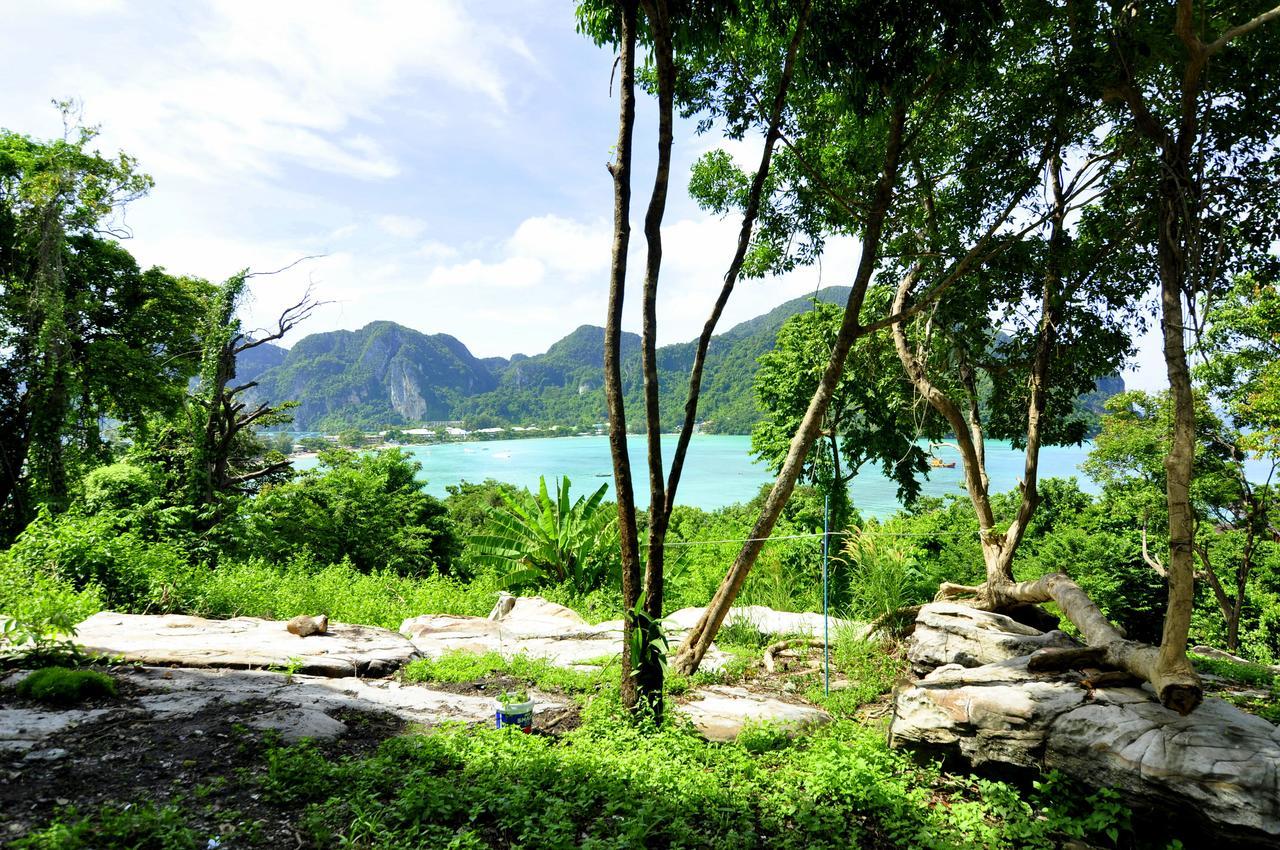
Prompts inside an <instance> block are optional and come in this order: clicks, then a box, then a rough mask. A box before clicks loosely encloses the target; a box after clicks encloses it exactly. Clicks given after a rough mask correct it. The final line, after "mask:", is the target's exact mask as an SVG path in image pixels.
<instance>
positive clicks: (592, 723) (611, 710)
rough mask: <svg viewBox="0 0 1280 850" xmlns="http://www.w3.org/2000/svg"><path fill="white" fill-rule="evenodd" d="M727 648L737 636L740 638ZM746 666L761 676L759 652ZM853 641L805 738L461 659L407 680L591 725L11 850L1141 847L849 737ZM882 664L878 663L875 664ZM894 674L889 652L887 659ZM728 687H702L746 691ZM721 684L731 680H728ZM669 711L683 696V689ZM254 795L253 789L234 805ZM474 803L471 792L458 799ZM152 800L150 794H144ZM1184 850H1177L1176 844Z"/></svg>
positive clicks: (586, 677) (176, 804) (466, 734)
mask: <svg viewBox="0 0 1280 850" xmlns="http://www.w3.org/2000/svg"><path fill="white" fill-rule="evenodd" d="M728 637H729V638H730V639H731V640H732V639H734V635H732V634H731V635H729V636H728ZM738 638H739V639H746V640H747V642H746V643H729V644H728V646H730V647H731V648H732V649H735V650H738V651H741V652H742V653H744V654H746V655H753V656H756V657H757V658H758V651H759V646H758V645H752V644H751V642H750V639H749V636H748V635H746V634H745V633H740V634H739V635H738ZM874 649H875V651H874V653H872V652H868V651H867V650H866V649H865V648H861V647H858V646H856V645H854V643H853V642H852V641H849V640H844V639H842V640H841V641H840V644H839V646H838V647H837V653H836V668H837V671H836V672H837V674H838V675H839V676H840V677H841V678H844V677H848V678H849V680H850V682H851V684H853V685H855V687H853V688H850V689H849V693H850V694H853V693H860V694H861V695H862V696H861V698H857V697H853V696H850V697H848V698H847V699H846V701H845V703H844V705H843V706H840V705H837V704H834V703H832V704H831V705H830V706H829V707H831V708H832V709H833V711H834V712H835V713H836V717H837V719H836V720H835V721H834V722H833V723H832V724H830V725H829V726H827V727H825V728H822V729H819V730H815V731H814V732H812V733H810V734H806V735H804V736H802V737H800V738H797V739H794V740H793V739H791V738H789V737H788V736H787V735H786V734H785V733H783V732H781V731H780V730H778V729H775V728H772V727H769V726H767V725H760V726H755V727H748V728H747V729H746V730H744V731H743V733H742V734H741V735H739V737H738V739H737V741H736V742H734V743H730V744H712V743H708V742H706V741H704V740H703V739H702V738H701V737H700V736H698V735H697V733H695V732H693V731H692V730H690V729H688V728H685V727H684V726H683V725H682V724H681V723H679V722H676V721H671V720H668V721H667V722H665V723H664V724H662V725H661V726H660V727H655V726H652V725H651V724H646V723H640V724H639V725H637V724H636V723H635V722H633V720H632V719H631V718H629V717H628V716H627V715H626V713H625V712H624V711H623V710H622V708H621V705H620V703H619V701H618V692H617V685H616V679H615V678H614V676H612V675H611V674H610V672H609V671H608V670H606V671H601V672H596V673H582V672H570V671H565V670H561V669H558V668H554V667H551V666H550V665H547V664H546V663H545V662H535V661H530V660H527V659H524V658H522V657H521V658H517V659H515V660H513V661H510V662H504V661H502V660H501V659H499V658H497V657H496V656H488V657H485V656H474V655H466V654H460V655H454V656H446V657H445V658H443V659H440V660H439V661H435V662H418V663H416V664H415V665H413V666H411V667H410V668H408V669H407V670H406V672H405V678H406V680H408V681H424V682H434V683H451V682H466V681H470V680H475V679H479V680H488V679H489V678H491V677H495V676H497V677H506V678H507V679H513V680H518V681H519V682H522V683H525V684H527V685H534V686H536V687H538V688H539V689H541V690H543V691H550V692H559V693H563V694H567V695H570V696H572V697H574V698H575V699H576V700H577V701H578V702H579V704H580V705H581V706H582V709H581V725H580V726H579V727H578V728H576V729H573V730H572V731H569V732H566V733H563V734H561V735H558V736H546V735H525V734H520V733H512V732H511V731H510V730H506V731H499V730H494V729H489V728H467V727H463V726H453V727H442V728H438V729H434V730H432V731H431V732H430V733H429V734H423V733H420V732H413V731H410V732H409V733H408V734H404V735H398V736H393V737H390V738H388V739H387V740H385V741H384V742H383V743H382V744H381V746H379V747H378V748H377V749H376V751H373V752H362V753H355V754H347V755H341V754H337V753H335V752H334V751H332V749H330V748H328V745H325V744H314V743H309V742H304V743H302V744H298V745H295V746H279V745H273V746H268V747H266V748H262V747H259V746H256V745H254V744H253V743H252V742H251V738H250V737H248V736H247V733H245V732H244V731H243V730H242V731H241V733H240V734H241V735H242V736H245V737H244V739H243V741H244V742H243V744H242V746H241V747H240V752H241V753H252V754H253V756H252V758H251V759H249V760H248V761H246V762H245V763H243V764H239V765H238V766H235V767H233V768H230V770H232V771H233V772H232V773H229V774H227V775H222V774H215V775H213V776H211V777H209V778H207V779H206V780H205V781H204V782H203V783H201V784H200V785H199V786H198V787H195V788H184V789H173V788H168V789H163V790H162V791H161V793H160V795H159V796H158V797H151V798H149V799H143V798H141V797H140V798H137V799H120V800H115V801H111V802H108V803H104V804H103V805H101V806H99V807H97V808H95V809H85V808H84V807H76V806H74V805H71V806H67V807H64V808H63V809H62V810H60V811H59V812H58V813H57V814H56V815H55V816H54V818H53V820H52V821H51V822H49V823H47V824H45V825H43V826H42V827H40V828H39V829H37V830H35V831H33V832H31V833H30V834H28V835H27V836H26V837H24V838H20V839H18V840H17V841H16V842H14V843H13V844H12V845H11V846H14V847H16V848H26V850H35V848H41V850H55V848H56V850H72V848H88V847H95V848H103V850H111V848H126V847H164V848H188V847H190V848H205V847H207V846H211V845H209V844H208V839H209V837H210V835H211V834H212V835H214V837H215V838H217V839H218V840H219V841H223V842H225V843H226V844H227V845H228V846H244V847H258V846H270V844H269V836H271V835H273V834H276V832H275V831H274V829H275V827H274V824H277V823H281V824H287V825H288V829H289V830H293V831H294V833H295V834H296V836H297V840H298V841H299V842H300V843H301V844H302V845H303V846H315V847H330V846H352V847H368V848H387V850H390V848H411V847H423V848H427V847H432V848H435V847H457V848H487V847H494V848H496V847H531V848H532V847H539V848H542V847H600V848H606V847H616V848H624V847H672V848H676V847H688V848H695V847H707V848H711V847H724V846H738V847H796V848H801V847H863V848H886V850H887V848H899V847H919V848H972V847H982V848H1051V847H1056V846H1059V844H1060V843H1061V842H1062V841H1064V840H1066V839H1070V838H1078V839H1085V840H1088V841H1090V842H1093V843H1094V844H1095V845H1096V846H1106V847H1135V846H1152V847H1156V846H1159V847H1164V846H1165V844H1164V843H1159V844H1152V843H1148V844H1144V845H1138V844H1136V843H1135V838H1134V834H1133V832H1132V831H1131V822H1130V819H1131V816H1130V814H1129V812H1128V810H1127V809H1125V808H1124V807H1123V806H1121V805H1120V804H1119V803H1118V802H1117V801H1116V799H1115V798H1114V796H1113V795H1112V794H1110V793H1109V792H1106V791H1089V790H1087V789H1084V788H1081V787H1079V786H1076V785H1074V784H1072V783H1070V782H1068V781H1067V780H1066V779H1064V778H1063V777H1061V776H1057V775H1049V776H1047V777H1044V778H1043V779H1041V780H1038V781H1036V782H1034V783H1033V784H1030V785H1027V786H1025V787H1019V786H1015V785H1010V784H1007V783H1004V782H998V781H991V780H986V779H980V778H976V777H970V776H956V775H949V774H945V773H942V772H941V771H940V770H939V769H938V767H937V766H935V765H930V764H919V763H916V762H913V761H911V760H910V759H909V758H908V757H907V756H905V755H903V754H899V753H893V752H891V751H889V750H888V749H887V748H886V746H885V743H884V732H883V729H882V728H879V723H878V722H876V721H870V722H868V721H865V720H864V721H859V720H857V719H855V717H856V714H855V712H856V710H857V709H858V708H859V707H860V706H861V705H862V704H863V703H864V702H867V701H872V700H877V699H882V698H883V695H884V693H885V692H886V691H887V689H888V688H889V687H891V685H892V682H893V678H894V677H895V675H896V674H897V672H898V671H899V669H900V667H899V665H898V663H897V662H896V661H893V662H892V663H890V664H888V665H885V664H884V663H883V662H884V660H885V658H886V654H885V653H884V652H883V650H882V648H874ZM872 655H874V656H875V658H876V659H877V662H878V663H874V664H868V663H867V662H868V659H869V658H870V657H871V656H872ZM889 656H890V657H891V656H892V653H890V654H889ZM744 675H747V676H750V675H752V674H751V673H749V672H748V673H745V674H744V672H743V671H741V670H739V671H738V672H729V673H726V674H718V675H716V676H709V675H708V674H699V677H700V681H702V682H703V683H705V682H708V681H738V680H741V678H742V677H743V676H744ZM726 677H727V678H726ZM669 684H670V686H671V689H672V691H673V694H672V698H675V694H674V692H676V691H680V690H682V688H683V687H684V686H685V683H683V682H682V680H681V679H679V678H678V677H677V678H675V679H673V680H671V682H670V683H669ZM237 786H241V787H237ZM460 791H461V793H460ZM144 793H145V792H144ZM1175 846H1176V845H1175Z"/></svg>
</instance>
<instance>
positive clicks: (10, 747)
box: [0, 708, 112, 756]
mask: <svg viewBox="0 0 1280 850" xmlns="http://www.w3.org/2000/svg"><path fill="white" fill-rule="evenodd" d="M111 713H112V712H111V710H110V709H104V708H93V709H87V710H81V709H68V710H66V711H53V710H44V709H22V708H0V756H15V755H22V754H25V753H29V752H38V748H39V746H40V744H41V743H43V742H44V741H45V740H46V739H47V738H49V737H51V736H53V735H55V734H57V733H58V732H62V731H65V730H67V729H71V728H72V727H75V726H79V725H81V724H84V723H96V722H98V721H101V720H103V719H104V718H105V717H107V715H109V714H111Z"/></svg>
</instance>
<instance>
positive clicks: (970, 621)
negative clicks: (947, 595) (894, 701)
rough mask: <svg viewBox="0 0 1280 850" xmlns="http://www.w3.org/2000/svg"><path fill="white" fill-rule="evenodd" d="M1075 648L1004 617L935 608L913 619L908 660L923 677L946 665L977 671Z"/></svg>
mask: <svg viewBox="0 0 1280 850" xmlns="http://www.w3.org/2000/svg"><path fill="white" fill-rule="evenodd" d="M1074 646H1079V644H1078V643H1076V642H1075V641H1074V640H1072V639H1071V638H1070V637H1068V636H1067V635H1066V634H1065V633H1064V632H1060V631H1051V632H1042V631H1040V630H1039V629H1036V628H1033V627H1031V626H1027V625H1023V624H1022V623H1019V622H1018V621H1016V620H1013V619H1011V618H1009V617H1006V616H1005V615H1003V614H993V613H991V612H990V611H980V610H978V609H977V608H971V607H969V606H967V605H957V604H955V603H950V602H934V603H931V604H929V605H925V606H924V607H923V608H922V609H920V613H919V615H917V617H916V628H915V631H914V632H913V633H912V635H911V642H910V645H909V646H908V652H907V660H909V661H910V662H911V669H912V670H913V671H914V672H915V673H916V675H924V674H925V673H928V672H929V671H930V670H933V669H934V668H936V667H942V666H943V665H946V664H959V665H961V666H963V667H979V666H981V665H983V664H991V663H993V662H997V661H1004V660H1005V659H1008V658H1016V657H1018V656H1020V655H1030V654H1031V653H1033V652H1035V651H1036V650H1037V649H1043V648H1045V647H1074Z"/></svg>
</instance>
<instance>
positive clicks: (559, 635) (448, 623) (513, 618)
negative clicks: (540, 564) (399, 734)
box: [400, 596, 861, 671]
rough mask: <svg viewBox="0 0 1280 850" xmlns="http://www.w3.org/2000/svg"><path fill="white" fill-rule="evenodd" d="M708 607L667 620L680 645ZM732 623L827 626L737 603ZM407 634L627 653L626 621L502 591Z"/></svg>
mask: <svg viewBox="0 0 1280 850" xmlns="http://www.w3.org/2000/svg"><path fill="white" fill-rule="evenodd" d="M703 610H704V609H702V608H682V609H680V610H679V611H676V612H674V613H673V614H671V615H670V616H669V617H667V618H666V619H665V620H663V621H662V626H663V629H664V630H665V631H666V633H667V637H668V639H669V640H670V642H671V644H672V647H673V648H674V646H675V645H676V644H678V643H679V642H680V640H681V639H683V637H684V634H685V632H687V631H688V630H689V629H690V628H692V627H693V625H694V624H695V623H697V621H698V618H699V617H701V616H702V612H703ZM725 624H726V625H733V624H746V625H750V626H751V627H752V628H755V629H757V630H759V631H760V632H762V633H764V634H768V635H783V634H796V633H799V634H811V635H821V634H822V628H823V622H822V615H821V614H814V613H792V612H790V611H775V610H773V609H772V608H766V607H764V606H763V605H749V606H743V607H739V608H733V609H731V610H730V612H729V614H728V616H727V617H726V619H725ZM860 625H861V624H858V623H855V622H853V621H850V620H841V619H838V618H834V617H833V618H831V620H830V621H829V624H828V627H829V628H830V629H831V631H832V633H833V634H834V632H835V630H836V629H844V628H849V627H859V626H860ZM400 632H401V633H402V634H404V635H406V636H407V637H408V638H409V640H411V641H412V642H413V645H414V646H415V647H417V649H418V651H419V652H421V653H422V654H423V655H425V656H426V657H428V658H438V657H440V656H441V655H443V654H444V653H446V652H458V651H461V652H473V653H484V652H496V653H498V654H499V655H501V656H502V657H504V658H508V659H509V658H513V657H515V656H516V655H520V654H522V653H523V654H525V655H527V656H529V657H531V658H545V659H547V660H548V661H550V662H551V663H552V664H555V665H558V666H561V667H580V666H584V665H596V664H599V663H601V662H604V661H608V660H612V659H615V658H617V657H618V656H619V655H621V653H622V621H621V620H609V621H607V622H603V623H597V624H595V625H592V624H590V623H588V622H587V621H586V620H584V619H583V618H582V617H581V616H580V615H578V613H577V612H575V611H573V610H571V609H569V608H566V607H564V606H563V605H558V604H556V603H554V602H548V601H547V600H545V599H543V598H541V597H539V596H521V597H512V596H503V597H502V598H500V599H499V602H498V605H497V606H495V607H494V610H493V613H491V614H490V615H489V616H488V617H460V616H454V615H450V614H425V615H423V616H420V617H411V618H409V619H407V620H405V621H404V622H403V623H401V625H400ZM728 660H729V655H728V654H726V653H724V652H721V651H720V650H719V649H718V648H716V647H714V646H713V647H712V648H711V649H710V650H709V651H708V652H707V655H706V656H705V657H704V658H703V661H702V664H701V669H703V670H709V671H715V670H719V669H721V668H722V667H723V666H724V664H725V663H726V662H727V661H728Z"/></svg>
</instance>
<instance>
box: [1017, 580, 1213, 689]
mask: <svg viewBox="0 0 1280 850" xmlns="http://www.w3.org/2000/svg"><path fill="white" fill-rule="evenodd" d="M996 594H997V595H998V597H999V599H1000V600H1001V601H1002V602H1004V601H1008V602H1033V603H1039V602H1055V603H1057V605H1058V607H1059V608H1060V609H1062V613H1063V614H1065V615H1066V617H1067V619H1069V620H1070V621H1071V622H1072V623H1074V624H1075V626H1076V628H1078V629H1079V630H1080V633H1081V634H1082V635H1084V639H1085V642H1086V643H1087V644H1088V645H1089V646H1091V647H1095V648H1098V649H1101V650H1103V661H1104V663H1105V664H1107V666H1110V667H1115V668H1118V669H1121V670H1127V671H1129V672H1130V673H1132V674H1133V675H1135V676H1137V677H1138V678H1140V679H1142V680H1143V681H1146V682H1150V683H1151V686H1152V687H1153V688H1155V692H1156V694H1157V695H1158V696H1159V699H1160V703H1161V704H1162V705H1164V706H1165V707H1166V708H1170V709H1173V710H1174V711H1176V712H1178V713H1179V714H1189V713H1190V712H1191V711H1193V710H1194V709H1195V708H1196V706H1198V705H1199V704H1200V701H1201V700H1202V699H1203V698H1204V689H1203V688H1202V687H1201V685H1200V679H1199V677H1197V676H1196V673H1195V670H1194V669H1192V667H1191V665H1190V663H1185V664H1180V665H1166V664H1162V663H1161V660H1160V649H1159V648H1157V647H1154V646H1148V645H1147V644H1143V643H1138V642H1137V641H1132V640H1128V639H1126V638H1125V636H1124V634H1123V633H1121V631H1120V630H1119V629H1117V628H1116V627H1115V626H1114V625H1113V624H1112V623H1111V622H1110V621H1109V620H1107V618H1106V617H1105V616H1104V615H1103V613H1102V611H1101V610H1099V608H1098V606H1097V605H1095V604H1093V600H1091V599H1090V598H1089V597H1088V595H1087V594H1086V593H1085V592H1084V591H1083V590H1081V589H1080V586H1079V585H1078V584H1076V583H1075V582H1074V581H1072V580H1071V579H1070V578H1068V577H1067V576H1066V575H1063V574H1062V573H1051V574H1049V575H1047V576H1042V577H1041V578H1038V579H1036V580H1035V581H1024V582H1020V583H1017V584H1009V585H1003V586H1000V587H997V588H996Z"/></svg>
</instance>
